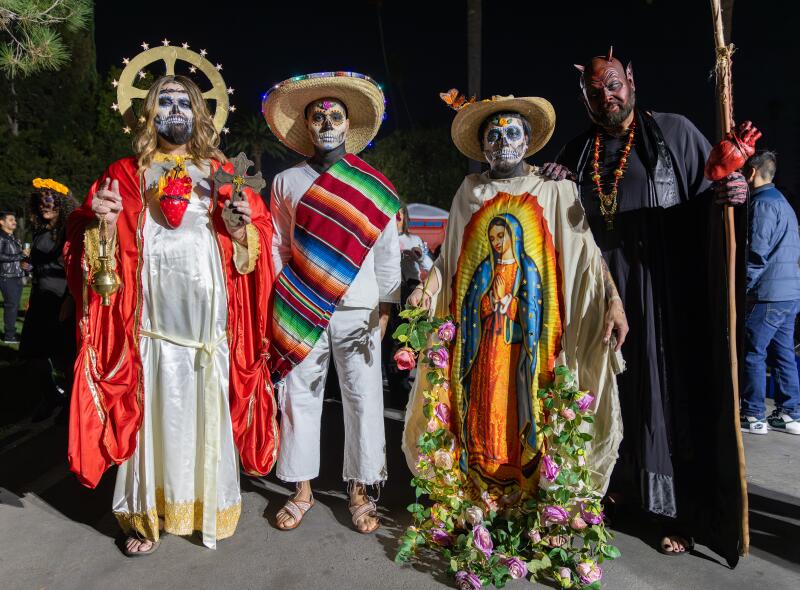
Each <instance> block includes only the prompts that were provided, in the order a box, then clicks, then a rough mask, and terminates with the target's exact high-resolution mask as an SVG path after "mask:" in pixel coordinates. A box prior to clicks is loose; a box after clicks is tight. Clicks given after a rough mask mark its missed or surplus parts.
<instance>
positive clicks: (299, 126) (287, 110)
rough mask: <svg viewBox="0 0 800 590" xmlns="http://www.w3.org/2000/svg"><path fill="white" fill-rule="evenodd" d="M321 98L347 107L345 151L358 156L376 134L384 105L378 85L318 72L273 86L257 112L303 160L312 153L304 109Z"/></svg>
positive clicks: (360, 76) (361, 76)
mask: <svg viewBox="0 0 800 590" xmlns="http://www.w3.org/2000/svg"><path fill="white" fill-rule="evenodd" d="M321 98H335V99H336V100H339V101H341V102H342V103H343V104H344V105H345V107H347V117H348V119H349V120H350V129H349V131H348V132H347V139H346V140H345V147H346V149H347V151H348V152H349V153H351V154H357V153H359V152H361V151H362V150H363V149H364V148H365V147H367V145H368V144H369V142H371V141H372V140H373V139H374V138H375V136H376V135H377V134H378V129H380V127H381V121H383V113H384V109H385V106H386V101H385V99H384V96H383V90H382V89H381V87H380V85H379V84H378V83H377V82H375V80H373V79H372V78H370V77H369V76H365V75H364V74H359V73H357V72H319V73H315V74H306V75H304V76H295V77H293V78H289V79H288V80H284V81H283V82H280V83H278V84H275V86H273V87H272V88H270V89H269V91H268V92H267V93H266V94H265V95H264V99H263V101H262V104H261V111H262V113H263V114H264V118H265V119H266V120H267V125H269V128H270V129H271V130H272V132H273V133H274V134H275V136H276V137H277V138H278V139H279V140H280V141H281V142H282V143H283V144H284V145H286V146H287V147H289V148H291V149H293V150H294V151H296V152H297V153H299V154H302V155H304V156H311V155H313V153H314V144H313V143H312V142H311V138H310V137H309V134H308V128H307V127H306V121H305V111H306V107H307V106H308V105H309V104H310V103H312V102H314V101H315V100H320V99H321Z"/></svg>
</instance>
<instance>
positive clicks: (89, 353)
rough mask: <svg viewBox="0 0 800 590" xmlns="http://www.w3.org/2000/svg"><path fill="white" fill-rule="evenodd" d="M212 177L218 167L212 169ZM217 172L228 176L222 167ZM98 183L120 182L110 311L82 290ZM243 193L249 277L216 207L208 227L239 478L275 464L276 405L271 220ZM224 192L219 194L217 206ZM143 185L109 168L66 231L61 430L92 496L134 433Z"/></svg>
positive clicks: (127, 168) (138, 396)
mask: <svg viewBox="0 0 800 590" xmlns="http://www.w3.org/2000/svg"><path fill="white" fill-rule="evenodd" d="M211 167H212V173H213V171H215V170H217V168H218V167H219V162H217V161H212V162H211ZM224 168H225V170H227V171H229V172H233V167H232V166H231V165H230V164H225V165H224ZM106 178H111V179H116V180H118V181H119V191H120V194H121V195H122V207H123V211H122V213H121V214H120V216H119V219H118V220H117V244H118V246H117V253H116V263H117V266H116V270H117V272H118V273H119V275H120V277H121V279H122V286H121V287H120V289H119V290H118V291H117V292H116V293H115V294H114V295H112V296H111V305H110V306H107V307H104V306H102V305H100V297H99V296H98V295H97V294H96V293H94V292H93V291H92V290H91V288H90V287H89V286H88V284H87V283H86V280H85V279H86V273H85V268H86V260H85V257H84V243H83V236H84V230H85V229H86V228H87V227H88V226H89V224H91V223H92V222H94V220H95V219H96V218H95V215H94V214H93V213H92V211H91V203H92V197H93V195H94V194H95V192H96V191H97V190H98V187H99V186H100V185H101V184H102V183H103V181H105V179H106ZM246 190H247V199H248V201H249V202H250V206H251V207H252V210H253V215H252V223H253V226H254V227H255V229H256V230H257V231H258V235H259V239H260V242H261V253H260V255H259V257H258V261H257V263H256V266H255V269H254V270H253V271H252V272H251V273H248V274H246V275H242V274H240V273H239V272H238V271H237V270H236V267H235V265H234V263H233V244H232V242H231V237H230V234H229V233H228V231H227V229H226V227H225V223H224V222H223V220H222V207H220V206H216V205H215V206H214V209H213V211H212V222H213V227H214V230H215V233H216V238H217V244H218V246H219V249H220V256H221V258H222V264H223V267H224V272H225V276H226V280H227V285H226V288H227V293H228V330H227V333H228V344H229V347H230V409H231V420H232V422H233V435H234V440H235V442H236V446H237V448H238V450H239V454H240V456H241V459H242V464H243V465H244V468H245V469H246V470H247V471H248V472H250V473H257V474H261V475H263V474H266V473H268V472H269V471H270V470H271V469H272V466H273V465H274V464H275V459H276V457H277V454H278V425H277V420H276V413H277V408H276V403H275V396H274V392H273V389H272V385H271V381H270V367H269V355H268V353H267V351H268V349H269V341H268V339H267V325H268V324H267V321H268V311H269V297H270V294H271V291H272V283H273V269H272V257H271V255H270V249H271V244H272V220H271V218H270V214H269V211H268V210H267V208H266V206H265V205H264V202H263V201H262V199H261V198H260V197H259V196H258V195H256V194H255V193H253V192H250V191H249V190H248V189H246ZM230 194H231V187H230V186H227V187H225V188H224V189H222V190H220V191H219V195H220V197H219V202H220V203H222V202H224V201H225V198H226V196H230ZM144 204H145V196H144V182H143V181H142V179H141V176H140V175H139V174H138V173H137V164H136V159H135V158H124V159H122V160H119V161H117V162H114V163H113V164H111V166H109V167H108V169H107V170H106V172H105V173H104V174H103V175H102V176H101V177H100V178H99V179H97V181H96V182H95V183H94V184H93V185H92V187H91V189H89V196H88V197H87V199H86V201H85V202H84V203H83V206H82V207H81V208H79V209H77V210H76V211H75V212H74V213H73V214H72V215H71V216H70V217H69V220H68V223H67V242H66V245H65V246H64V263H65V267H66V270H67V281H68V284H69V289H70V291H71V293H72V296H73V297H74V298H75V302H76V308H77V317H79V318H81V320H80V322H79V330H78V332H79V333H78V349H79V350H78V357H77V359H76V361H75V382H74V385H73V389H72V400H71V403H70V420H69V452H68V456H69V465H70V469H71V470H72V471H73V472H74V473H75V474H76V475H77V476H78V479H80V481H81V482H82V483H83V484H84V485H86V486H89V487H95V486H96V485H97V483H98V482H99V481H100V477H101V476H102V475H103V472H104V471H105V470H106V469H107V468H108V467H109V466H110V465H111V464H112V463H116V464H120V463H122V462H123V461H125V460H126V459H128V458H129V457H130V456H131V454H133V451H134V450H135V449H136V436H137V434H138V432H139V427H140V426H141V423H142V416H143V404H144V395H145V391H144V386H143V377H142V362H141V358H140V356H139V330H140V328H141V326H140V322H141V305H142V292H141V281H140V271H141V255H142V247H143V244H142V241H143V233H144V232H143V226H144V220H145V215H144Z"/></svg>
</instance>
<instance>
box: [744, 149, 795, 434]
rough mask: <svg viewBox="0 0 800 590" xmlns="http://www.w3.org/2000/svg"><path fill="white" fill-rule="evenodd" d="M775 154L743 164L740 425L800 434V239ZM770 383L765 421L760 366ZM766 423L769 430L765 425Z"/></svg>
mask: <svg viewBox="0 0 800 590" xmlns="http://www.w3.org/2000/svg"><path fill="white" fill-rule="evenodd" d="M775 170H776V160H775V154H774V153H773V152H770V151H759V152H757V153H756V154H755V155H753V156H752V157H751V158H750V159H749V160H748V161H747V164H746V165H745V169H744V173H745V177H746V178H747V181H748V184H749V185H750V189H751V191H752V192H751V196H750V247H749V250H748V252H747V287H746V290H747V313H746V315H745V358H744V387H743V389H742V407H741V426H742V430H744V431H745V432H751V433H754V434H766V433H767V431H768V429H772V430H779V431H782V432H788V433H791V434H800V380H798V374H797V363H796V361H795V354H794V324H795V317H796V316H797V313H798V311H800V235H798V227H797V216H796V215H795V213H794V210H793V209H792V207H791V205H789V202H788V201H787V200H786V198H785V197H784V196H783V194H782V193H781V192H780V191H779V190H778V189H776V188H775V185H774V184H773V183H772V180H773V178H774V177H775ZM767 365H769V366H770V367H771V369H772V376H773V380H774V382H775V411H774V412H772V414H771V415H770V416H769V417H767V416H766V408H765V405H764V398H765V396H766V381H767V378H766V367H767ZM767 425H769V426H767Z"/></svg>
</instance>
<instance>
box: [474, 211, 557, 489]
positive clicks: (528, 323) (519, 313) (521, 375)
mask: <svg viewBox="0 0 800 590" xmlns="http://www.w3.org/2000/svg"><path fill="white" fill-rule="evenodd" d="M487 234H488V236H487V238H488V240H489V244H490V249H489V254H488V256H487V257H486V258H485V259H484V260H483V261H482V262H481V263H480V264H479V265H478V267H477V269H476V270H475V272H474V274H473V275H472V279H471V280H470V282H469V286H468V288H467V290H466V293H465V296H464V299H463V304H462V309H461V317H460V320H461V326H462V329H461V331H460V332H461V333H460V338H461V344H462V347H463V355H462V357H461V363H460V375H459V380H460V382H461V384H462V387H463V391H464V400H465V404H466V411H465V413H464V415H465V416H466V419H465V420H464V421H463V426H462V427H463V432H462V441H464V443H465V444H464V445H463V446H462V452H461V458H460V463H461V469H462V470H463V471H464V472H465V473H468V474H470V475H472V476H473V479H474V478H475V476H477V478H478V479H479V480H482V481H483V482H484V483H483V485H480V487H486V486H487V485H491V484H496V485H497V486H500V487H508V486H510V487H512V488H513V487H517V486H522V485H523V483H524V481H525V480H527V479H529V478H530V477H531V476H532V475H533V474H534V473H535V471H536V468H537V466H538V448H537V441H536V425H535V421H534V411H533V404H534V403H537V401H536V400H535V398H534V395H535V391H536V389H537V388H538V384H537V383H535V382H534V381H535V379H534V378H535V376H536V374H537V372H536V362H537V347H538V343H539V337H540V334H541V325H542V311H541V310H542V282H541V276H540V274H539V270H538V268H537V267H536V264H535V263H534V261H533V259H532V258H530V257H529V256H528V255H527V254H526V252H525V240H524V230H523V228H522V225H521V224H520V222H519V220H518V219H517V218H516V217H514V216H513V215H511V214H510V213H503V214H500V215H497V216H495V217H494V218H492V220H491V221H490V222H489V225H488V231H487Z"/></svg>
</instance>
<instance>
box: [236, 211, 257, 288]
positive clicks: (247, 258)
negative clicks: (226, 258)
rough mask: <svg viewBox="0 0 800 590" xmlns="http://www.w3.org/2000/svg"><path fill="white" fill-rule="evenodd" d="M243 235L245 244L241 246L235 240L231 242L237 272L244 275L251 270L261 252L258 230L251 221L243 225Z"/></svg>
mask: <svg viewBox="0 0 800 590" xmlns="http://www.w3.org/2000/svg"><path fill="white" fill-rule="evenodd" d="M244 230H245V235H246V236H247V245H246V246H242V245H241V244H240V243H239V242H237V241H236V240H231V241H232V242H233V263H234V265H235V266H236V270H238V271H239V274H243V275H246V274H248V273H251V272H253V269H255V267H256V262H257V261H258V256H259V254H261V238H260V237H259V236H258V230H257V229H256V226H254V225H253V224H252V223H248V224H247V225H246V226H244Z"/></svg>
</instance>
